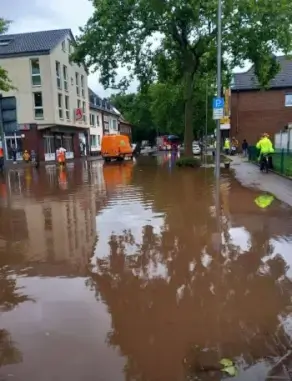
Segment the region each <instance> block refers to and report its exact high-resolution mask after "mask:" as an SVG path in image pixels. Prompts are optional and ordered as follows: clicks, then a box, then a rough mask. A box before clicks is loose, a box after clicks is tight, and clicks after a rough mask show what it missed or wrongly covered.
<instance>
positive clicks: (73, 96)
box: [50, 35, 89, 128]
mask: <svg viewBox="0 0 292 381" xmlns="http://www.w3.org/2000/svg"><path fill="white" fill-rule="evenodd" d="M64 41H65V51H64V50H63V49H62V42H61V43H60V44H59V45H58V46H57V47H56V48H55V49H54V50H53V51H52V52H51V54H50V65H51V72H52V77H51V87H52V100H53V103H54V116H55V121H56V124H60V125H67V126H75V127H81V128H84V127H86V128H89V95H88V83H87V74H86V71H85V69H84V67H83V66H82V65H80V66H78V65H77V64H75V63H73V62H72V63H70V61H69V56H70V52H69V35H68V38H67V39H66V40H64ZM71 49H72V48H71ZM56 61H58V62H59V63H60V66H61V85H62V89H61V90H60V89H58V86H57V76H56ZM64 65H65V66H66V67H67V72H68V79H67V83H68V91H65V89H64V76H63V66H64ZM76 73H77V74H78V75H79V94H80V95H79V96H78V95H77V91H76V77H75V74H76ZM81 75H83V77H84V89H83V90H84V96H82V93H81V84H80V81H81V79H80V78H81ZM58 94H62V97H63V109H64V114H65V107H64V104H65V95H68V96H69V104H70V121H68V120H67V119H66V117H65V115H64V119H63V120H62V119H60V118H59V108H58ZM78 100H79V101H80V103H81V107H82V103H83V102H85V121H84V120H81V121H76V120H75V115H74V110H75V109H76V108H77V101H78Z"/></svg>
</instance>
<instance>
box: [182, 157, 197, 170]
mask: <svg viewBox="0 0 292 381" xmlns="http://www.w3.org/2000/svg"><path fill="white" fill-rule="evenodd" d="M176 165H177V166H178V167H191V168H199V167H200V166H201V161H200V159H198V158H196V157H182V158H180V159H178V160H177V161H176Z"/></svg>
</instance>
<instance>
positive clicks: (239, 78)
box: [232, 56, 292, 90]
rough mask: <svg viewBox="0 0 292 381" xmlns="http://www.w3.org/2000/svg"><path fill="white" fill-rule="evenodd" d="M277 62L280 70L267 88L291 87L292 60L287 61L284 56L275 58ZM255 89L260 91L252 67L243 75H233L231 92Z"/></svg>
mask: <svg viewBox="0 0 292 381" xmlns="http://www.w3.org/2000/svg"><path fill="white" fill-rule="evenodd" d="M277 60H278V62H279V64H280V67H281V68H280V71H279V73H278V74H277V75H276V76H275V78H274V79H272V80H271V82H270V84H269V87H270V88H285V87H292V60H289V59H287V58H286V57H285V56H280V57H277ZM256 89H260V85H259V82H258V80H257V78H256V75H255V72H254V67H253V66H252V67H251V68H250V69H249V70H248V71H247V72H245V73H236V74H234V83H233V85H232V90H256Z"/></svg>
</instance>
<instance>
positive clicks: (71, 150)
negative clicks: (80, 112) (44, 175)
mask: <svg viewBox="0 0 292 381" xmlns="http://www.w3.org/2000/svg"><path fill="white" fill-rule="evenodd" d="M79 131H80V129H73V128H67V127H52V128H50V129H47V130H44V131H43V134H42V141H43V142H42V144H41V145H42V146H43V156H44V158H43V160H44V161H55V160H56V151H57V150H58V149H59V148H60V147H63V148H65V150H66V159H67V160H72V159H74V158H79V157H80V156H81V154H82V150H81V147H80V138H79V134H80V133H79ZM84 135H86V133H84Z"/></svg>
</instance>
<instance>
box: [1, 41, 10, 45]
mask: <svg viewBox="0 0 292 381" xmlns="http://www.w3.org/2000/svg"><path fill="white" fill-rule="evenodd" d="M11 41H12V40H0V46H7V45H9V44H10V42H11Z"/></svg>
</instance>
